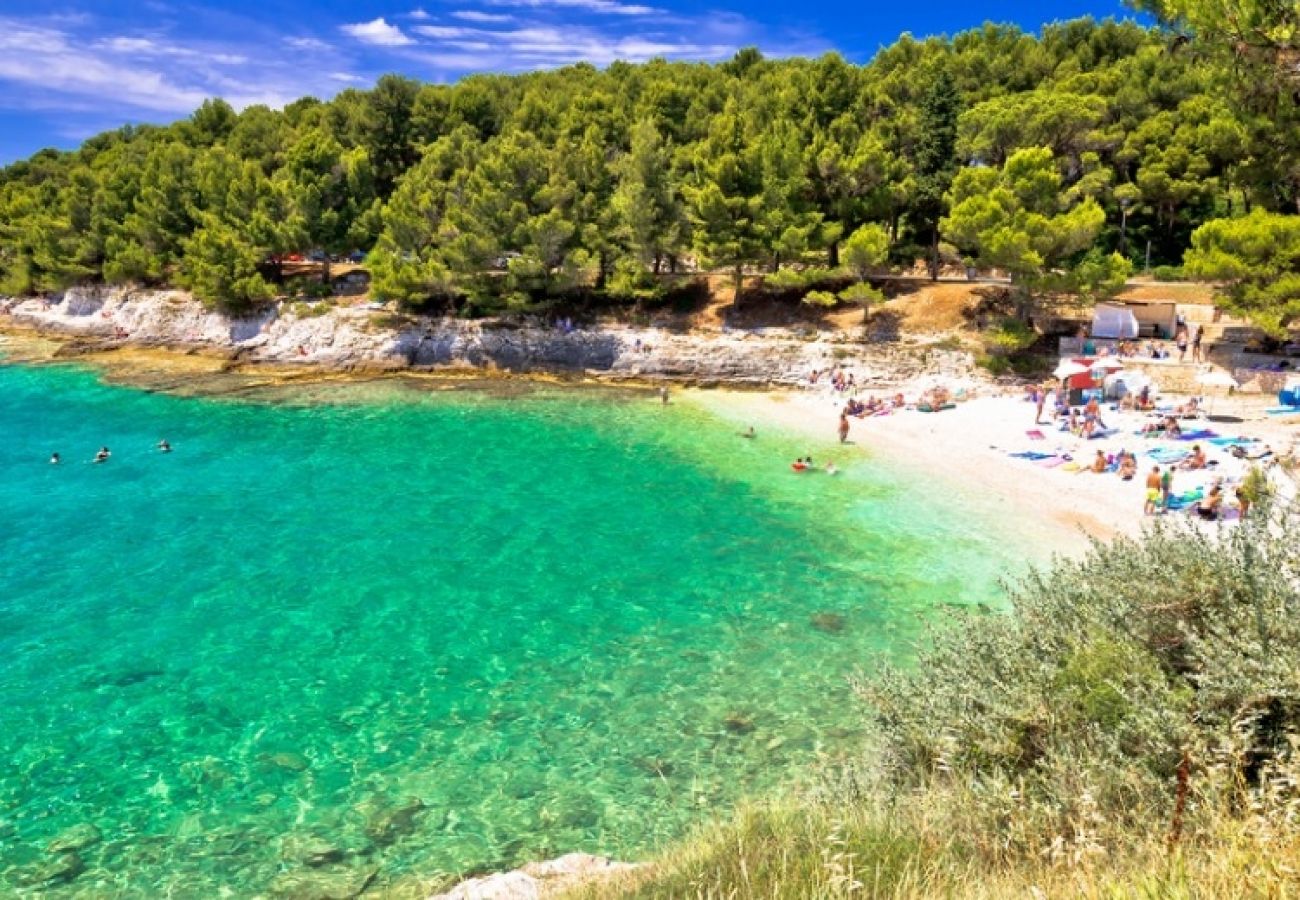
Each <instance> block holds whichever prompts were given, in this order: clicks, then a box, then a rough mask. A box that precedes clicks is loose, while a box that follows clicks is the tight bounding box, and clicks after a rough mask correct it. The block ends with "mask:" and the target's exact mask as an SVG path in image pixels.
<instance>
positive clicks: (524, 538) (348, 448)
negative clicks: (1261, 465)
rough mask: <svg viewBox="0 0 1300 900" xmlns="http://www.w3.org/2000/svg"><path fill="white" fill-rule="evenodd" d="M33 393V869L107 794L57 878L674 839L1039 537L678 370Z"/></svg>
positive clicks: (23, 440)
mask: <svg viewBox="0 0 1300 900" xmlns="http://www.w3.org/2000/svg"><path fill="white" fill-rule="evenodd" d="M0 397H3V398H4V402H3V405H0V476H3V477H2V479H0V561H2V563H0V760H4V765H3V766H0V888H3V889H4V890H7V891H12V890H14V889H16V888H19V887H20V886H21V885H23V884H24V883H28V882H30V881H31V880H32V879H33V878H34V877H40V876H37V875H36V874H35V873H36V872H37V871H38V870H39V869H40V867H41V866H46V865H49V864H50V863H51V861H52V860H54V861H56V862H57V861H58V858H57V857H55V856H53V855H52V854H51V853H49V852H48V851H47V849H46V847H47V845H48V844H49V842H50V841H51V840H52V839H53V838H54V837H55V836H57V835H59V834H61V833H64V832H65V831H66V830H67V829H68V828H70V827H73V826H77V825H82V824H84V823H92V824H94V825H95V826H96V827H97V828H98V829H99V832H100V834H101V835H102V840H100V841H99V842H97V843H94V844H92V845H91V846H88V847H86V848H85V849H83V850H82V851H80V857H81V862H82V863H83V864H84V866H85V869H86V870H85V871H84V872H83V873H81V874H79V875H78V876H77V877H75V878H73V879H72V880H70V881H67V882H66V883H62V884H55V885H54V886H53V887H51V886H50V885H47V886H46V887H45V888H43V890H50V891H52V892H53V893H56V894H66V895H76V894H79V893H80V894H85V895H87V896H106V895H107V896H141V897H145V896H160V895H163V894H164V893H170V895H171V896H182V897H189V896H193V897H212V896H218V895H220V894H222V893H223V892H224V893H226V894H228V895H233V896H247V895H250V894H254V893H258V892H261V891H265V890H267V889H268V887H269V886H272V885H280V886H283V885H284V881H283V879H284V878H285V877H286V873H288V875H289V876H292V875H293V874H295V873H299V872H313V873H321V872H323V873H326V874H327V875H329V874H332V873H338V872H349V871H360V872H365V873H369V872H371V871H374V872H376V873H377V874H376V879H375V882H374V883H375V884H379V885H382V884H386V883H394V882H398V881H400V879H401V878H402V877H403V876H405V875H411V874H420V875H426V876H427V875H429V874H431V873H436V872H440V871H444V872H462V871H466V870H481V869H490V868H503V867H509V866H511V865H513V864H516V863H518V862H520V861H523V860H526V859H530V858H537V857H541V856H546V855H552V854H555V853H559V852H567V851H570V850H586V851H592V852H603V853H609V854H614V855H618V856H624V857H628V856H635V855H637V854H643V853H645V852H647V851H648V850H650V849H651V848H653V847H654V846H655V845H656V844H659V843H661V842H663V841H665V840H667V839H670V838H672V837H674V836H676V835H678V834H680V833H681V831H682V830H683V829H684V828H685V827H687V826H688V825H689V824H691V823H693V822H696V821H699V820H700V819H701V818H703V817H704V816H706V815H708V814H709V813H710V812H712V811H716V810H719V809H722V808H725V807H726V806H727V805H728V804H730V803H731V802H734V801H735V800H736V799H738V798H739V797H741V796H744V795H754V794H761V793H762V792H763V791H765V790H770V789H771V788H773V787H774V786H776V785H778V784H780V783H781V782H783V781H786V780H788V779H789V778H790V777H791V776H792V775H793V774H794V773H797V772H798V771H799V770H800V769H801V768H806V767H807V766H808V764H810V763H811V762H813V761H814V760H815V759H817V758H818V757H819V756H820V755H822V754H826V753H834V752H837V751H839V750H843V749H845V748H847V747H850V746H852V742H853V739H854V729H855V727H856V725H857V722H858V719H859V717H858V714H857V712H856V711H855V710H854V708H853V703H852V699H851V697H850V695H849V692H848V690H847V688H846V687H845V683H844V676H845V675H847V674H849V673H850V672H851V671H853V670H854V669H855V668H858V667H867V668H869V667H870V666H871V664H872V660H873V659H879V658H880V657H881V655H882V654H890V653H906V652H907V647H908V641H909V640H910V639H911V638H913V637H915V636H916V635H917V634H918V631H919V627H920V625H921V622H922V619H923V618H924V617H925V616H926V615H928V614H931V613H932V612H933V611H934V610H936V609H941V608H942V604H944V603H962V604H966V603H976V602H983V601H988V600H991V599H992V598H993V597H994V596H995V594H996V591H995V580H996V578H997V577H998V576H999V575H1000V574H1002V573H1003V572H1004V571H1005V567H1006V562H1007V554H1006V551H1005V550H1003V549H1002V548H1003V547H1004V546H1005V544H1004V537H1005V535H1004V534H1002V533H1000V532H999V531H998V530H997V528H995V527H994V526H993V525H992V524H991V523H988V522H976V521H971V520H970V519H969V518H965V519H963V518H960V517H954V515H953V514H952V513H951V512H949V511H947V510H946V508H945V507H944V506H943V504H942V498H941V497H932V496H928V495H927V492H926V491H927V489H926V488H925V487H924V486H919V485H917V484H915V483H912V482H906V481H902V480H900V479H898V478H897V477H894V476H891V475H890V474H888V472H886V471H884V470H882V469H881V468H880V467H879V466H877V465H871V464H866V463H862V464H858V465H855V466H853V467H851V468H850V469H849V470H848V471H847V472H846V473H845V474H844V475H843V476H842V477H839V478H829V477H826V476H823V475H815V476H814V475H808V476H794V475H792V474H791V473H790V472H789V469H788V460H789V459H790V458H792V457H794V456H795V455H797V454H800V453H803V452H805V451H812V452H814V453H817V452H819V451H821V450H822V449H824V448H809V447H806V446H805V445H804V443H803V442H798V441H795V440H793V439H788V438H781V437H779V436H774V435H760V439H759V440H757V441H746V440H741V439H740V438H738V437H737V436H736V435H735V434H734V429H733V428H732V427H731V426H729V425H726V424H724V423H721V422H719V421H717V420H715V419H711V418H709V417H707V416H706V415H705V414H704V413H702V412H698V411H695V410H691V409H689V408H686V407H678V406H670V407H668V408H667V409H664V408H661V407H660V406H659V405H658V404H657V402H654V401H651V400H647V399H646V398H645V397H644V396H642V395H635V394H612V393H591V392H576V391H562V390H558V389H538V390H523V391H516V393H515V395H514V396H488V395H484V394H467V393H437V394H432V393H429V392H428V391H427V390H426V389H422V388H419V387H418V386H417V388H415V389H410V388H406V389H404V388H401V387H400V386H398V385H396V384H395V383H392V382H387V383H384V384H383V385H380V386H375V385H360V386H355V387H350V388H349V387H338V386H336V387H315V388H305V389H302V388H300V389H296V390H293V391H289V390H282V391H274V392H270V393H268V394H267V395H266V396H265V397H262V398H260V400H259V402H228V401H225V402H223V401H210V400H197V399H179V398H175V397H169V396H161V395H152V394H145V393H142V392H139V391H134V390H130V389H125V388H117V387H108V386H105V385H103V384H101V383H100V382H99V381H98V380H97V379H96V377H95V376H94V375H92V374H91V373H88V372H85V371H80V370H76V369H69V368H24V367H2V366H0ZM269 401H273V402H269ZM163 436H166V437H167V438H168V439H169V440H170V441H171V442H172V444H173V445H174V446H175V448H176V449H175V452H174V453H172V454H170V455H162V454H158V453H156V452H154V451H153V450H152V449H151V448H152V446H153V444H154V443H155V442H156V441H157V440H158V439H159V438H160V437H163ZM100 444H107V445H108V446H109V447H111V448H112V450H113V453H114V455H113V459H112V460H111V461H110V462H109V463H108V464H106V465H102V466H95V465H90V464H89V463H88V462H87V460H88V459H89V457H90V456H91V455H92V454H93V452H94V450H95V449H96V448H98V446H99V445H100ZM56 449H57V450H59V451H61V452H62V453H63V456H64V459H65V463H64V465H62V466H59V467H52V466H48V465H47V464H46V463H45V460H46V458H47V457H48V455H49V453H50V452H51V451H52V450H56ZM823 455H824V454H823ZM825 614H832V615H829V616H827V615H825ZM819 616H820V618H819ZM836 616H842V619H837V618H835V617H836ZM840 624H842V626H843V627H842V628H841V629H837V627H836V626H838V625H840ZM819 626H820V627H819ZM417 807H422V808H419V809H417ZM312 842H314V845H313V846H314V849H315V851H316V852H317V853H318V854H319V853H321V852H323V851H324V850H326V849H328V850H333V851H338V853H339V854H341V855H342V857H343V858H342V861H340V862H337V863H330V864H328V865H326V866H323V867H322V868H320V869H315V870H310V869H307V868H305V867H304V864H303V859H304V858H305V856H306V855H309V853H310V850H307V851H305V850H304V849H303V848H304V846H307V845H309V844H311V843H312ZM326 855H327V856H332V855H333V854H326ZM316 861H320V860H319V859H318V860H316ZM43 874H47V873H43ZM277 878H279V879H281V881H279V882H277V881H276V879H277Z"/></svg>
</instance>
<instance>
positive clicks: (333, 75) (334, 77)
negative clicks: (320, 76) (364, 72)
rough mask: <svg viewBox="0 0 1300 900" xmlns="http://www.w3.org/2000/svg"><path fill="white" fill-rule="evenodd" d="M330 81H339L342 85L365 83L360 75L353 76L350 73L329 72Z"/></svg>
mask: <svg viewBox="0 0 1300 900" xmlns="http://www.w3.org/2000/svg"><path fill="white" fill-rule="evenodd" d="M328 77H329V80H330V81H341V82H343V83H344V84H361V83H362V82H364V81H365V79H364V78H362V77H361V76H360V75H353V74H352V73H351V72H330V73H329V76H328Z"/></svg>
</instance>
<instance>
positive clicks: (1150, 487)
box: [1142, 466, 1160, 516]
mask: <svg viewBox="0 0 1300 900" xmlns="http://www.w3.org/2000/svg"><path fill="white" fill-rule="evenodd" d="M1159 508H1160V467H1159V466H1153V467H1152V468H1151V474H1150V475H1148V476H1147V503H1146V506H1144V507H1142V514H1143V515H1146V516H1154V515H1155V514H1156V510H1157V509H1159Z"/></svg>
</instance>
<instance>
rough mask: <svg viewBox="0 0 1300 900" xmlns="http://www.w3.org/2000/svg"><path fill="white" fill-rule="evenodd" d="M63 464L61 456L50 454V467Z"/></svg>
mask: <svg viewBox="0 0 1300 900" xmlns="http://www.w3.org/2000/svg"><path fill="white" fill-rule="evenodd" d="M61 462H63V460H62V459H61V458H60V457H59V454H57V453H51V454H50V465H52V466H57V465H58V464H59V463H61Z"/></svg>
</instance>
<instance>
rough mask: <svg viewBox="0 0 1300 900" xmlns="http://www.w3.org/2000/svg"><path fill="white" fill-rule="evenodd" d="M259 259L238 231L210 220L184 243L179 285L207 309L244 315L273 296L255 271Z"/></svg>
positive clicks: (254, 250)
mask: <svg viewBox="0 0 1300 900" xmlns="http://www.w3.org/2000/svg"><path fill="white" fill-rule="evenodd" d="M261 258H262V255H261V254H260V253H259V252H258V251H257V248H255V247H253V246H252V245H251V244H249V243H248V241H247V240H245V239H244V237H243V235H241V234H240V233H239V231H238V230H237V229H235V228H233V227H231V226H230V225H227V224H225V223H223V222H220V221H218V220H215V219H213V220H209V221H206V222H204V223H203V224H202V225H201V226H200V227H199V229H198V230H197V231H195V232H194V234H193V235H192V236H191V237H190V238H189V239H188V240H186V242H185V259H184V262H183V263H182V265H181V271H180V281H181V284H183V285H184V286H185V287H187V288H189V289H190V290H191V291H193V292H194V296H196V297H198V298H199V299H200V300H202V301H203V302H204V303H206V304H207V305H209V306H212V307H214V308H216V309H220V310H222V311H223V312H228V313H236V314H237V313H243V312H247V311H248V310H249V309H251V308H252V307H253V306H254V305H255V304H257V303H259V302H262V301H265V300H269V299H271V297H272V296H273V295H274V292H273V291H272V289H271V286H270V285H269V284H267V282H266V281H265V280H264V279H263V278H262V276H261V275H260V274H259V273H258V271H257V266H258V263H259V262H260V261H261Z"/></svg>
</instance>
